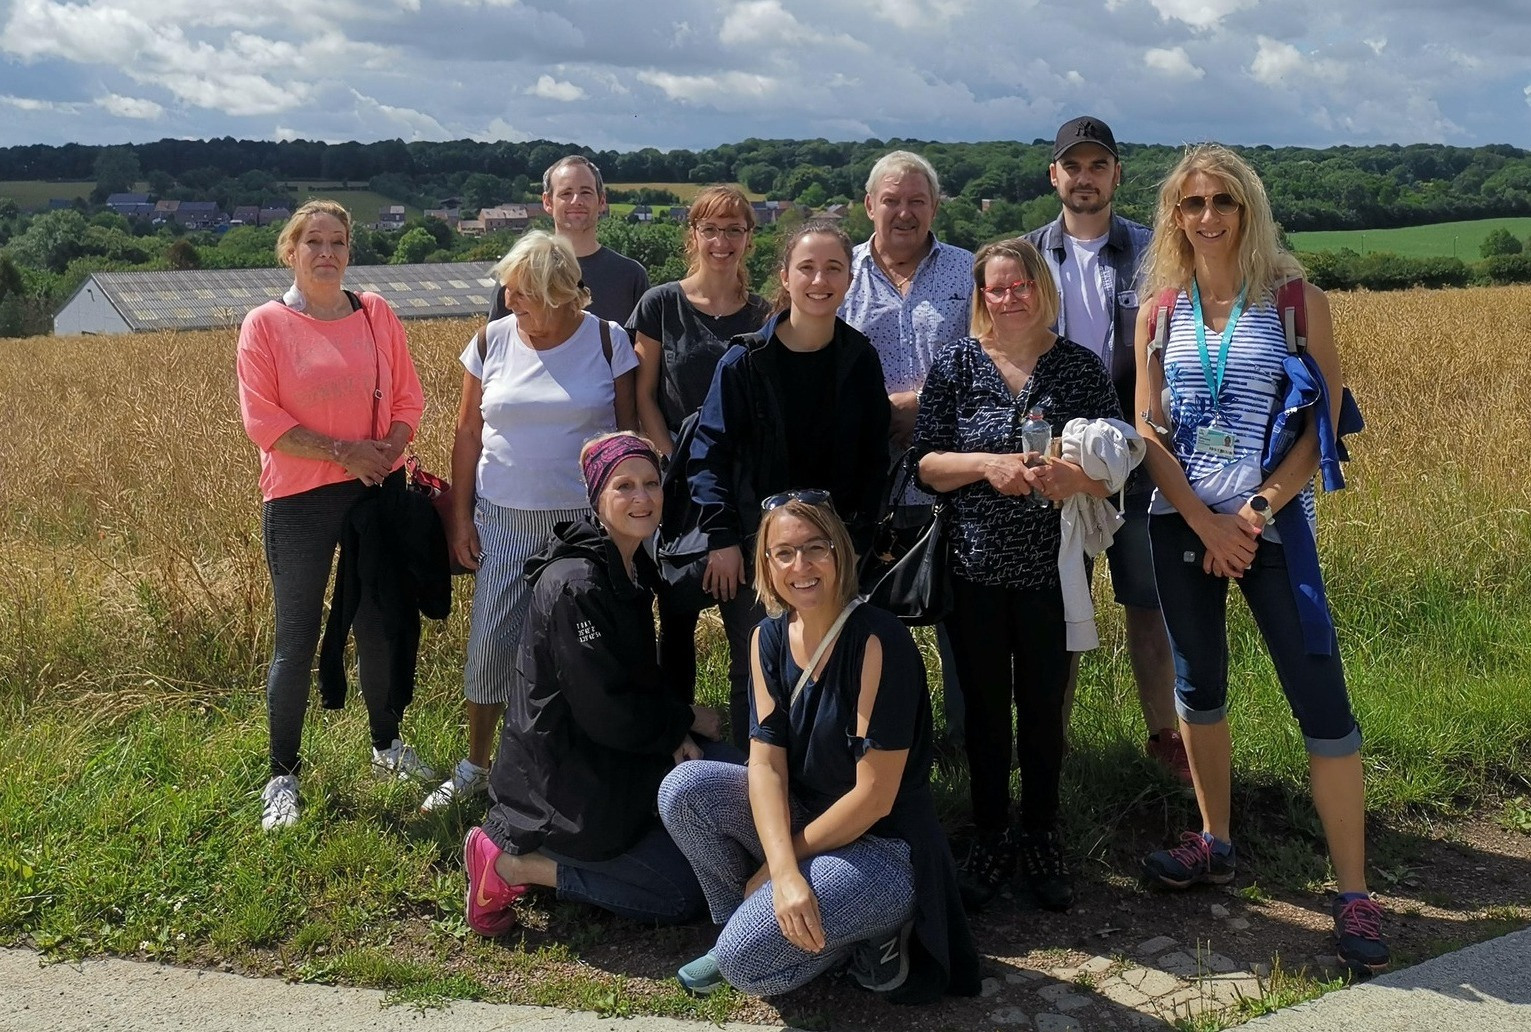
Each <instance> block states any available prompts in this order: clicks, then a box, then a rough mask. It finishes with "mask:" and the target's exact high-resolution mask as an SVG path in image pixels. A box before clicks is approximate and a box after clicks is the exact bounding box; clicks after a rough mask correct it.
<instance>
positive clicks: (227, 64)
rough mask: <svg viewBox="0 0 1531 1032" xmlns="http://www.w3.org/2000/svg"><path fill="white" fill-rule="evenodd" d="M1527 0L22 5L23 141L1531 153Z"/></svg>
mask: <svg viewBox="0 0 1531 1032" xmlns="http://www.w3.org/2000/svg"><path fill="white" fill-rule="evenodd" d="M1526 2H1527V0H1452V2H1450V3H1448V2H1445V0H640V2H637V3H631V2H626V0H562V2H560V3H553V2H550V0H257V2H230V0H69V2H59V0H0V146H8V145H15V144H27V143H47V144H63V143H70V142H75V143H86V144H114V143H127V142H146V141H151V140H157V139H161V138H164V137H192V138H205V137H215V136H233V137H238V138H242V139H300V138H301V139H308V140H326V141H330V142H339V141H343V140H361V141H373V140H381V139H392V138H399V139H403V140H405V141H411V140H453V139H473V140H484V141H493V140H513V141H522V140H530V139H550V140H554V141H559V142H573V143H578V144H583V145H586V146H589V147H593V148H597V149H615V150H633V149H637V148H640V147H658V148H660V149H662V150H668V149H672V148H677V147H684V148H690V149H701V148H704V147H713V146H717V145H719V144H724V143H730V142H737V141H739V140H742V139H745V138H746V137H751V136H755V137H763V138H782V137H789V138H811V137H825V138H828V139H832V140H864V139H868V138H873V137H875V138H877V139H881V140H886V139H890V138H893V137H906V138H916V139H929V140H949V141H958V140H970V141H976V140H996V139H999V140H1026V141H1029V140H1032V139H1036V138H1046V139H1051V138H1052V136H1053V134H1054V133H1055V131H1056V129H1057V127H1058V125H1059V124H1060V123H1061V122H1063V121H1066V120H1067V119H1069V118H1071V117H1073V116H1075V115H1078V114H1084V113H1089V114H1093V115H1095V116H1097V117H1100V118H1103V119H1105V120H1106V121H1108V122H1109V123H1110V124H1111V125H1112V127H1113V128H1114V130H1115V131H1116V135H1117V137H1118V139H1119V140H1122V141H1124V142H1134V143H1168V144H1179V143H1184V142H1190V141H1198V140H1219V141H1222V142H1225V143H1232V144H1260V143H1267V144H1272V145H1278V146H1280V145H1305V146H1318V147H1324V146H1330V145H1334V144H1341V143H1352V144H1374V143H1448V144H1455V145H1460V146H1476V145H1480V144H1486V143H1509V144H1514V145H1516V146H1519V147H1531V16H1528V14H1527V11H1526V6H1525V5H1526Z"/></svg>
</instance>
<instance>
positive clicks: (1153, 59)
mask: <svg viewBox="0 0 1531 1032" xmlns="http://www.w3.org/2000/svg"><path fill="white" fill-rule="evenodd" d="M1143 63H1144V64H1146V65H1148V67H1150V68H1152V69H1153V70H1154V71H1156V72H1163V73H1164V74H1165V75H1167V76H1169V77H1170V78H1171V79H1187V80H1192V81H1194V80H1196V79H1200V78H1202V77H1203V76H1205V75H1206V74H1207V73H1206V72H1205V71H1204V70H1202V69H1200V68H1198V67H1196V65H1195V64H1193V63H1192V62H1191V58H1190V55H1188V54H1187V53H1186V52H1185V47H1169V48H1167V49H1166V48H1163V47H1154V48H1152V49H1150V50H1148V51H1146V52H1145V53H1144V54H1143Z"/></svg>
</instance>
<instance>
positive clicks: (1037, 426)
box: [1021, 405, 1053, 505]
mask: <svg viewBox="0 0 1531 1032" xmlns="http://www.w3.org/2000/svg"><path fill="white" fill-rule="evenodd" d="M1052 446H1053V427H1052V424H1051V423H1049V422H1048V421H1047V420H1046V418H1044V415H1043V412H1042V406H1041V405H1033V406H1031V410H1030V411H1029V412H1027V413H1026V422H1024V423H1022V424H1021V450H1022V451H1025V452H1034V453H1035V454H1036V456H1037V457H1036V458H1034V459H1032V460H1031V461H1030V462H1029V463H1028V465H1031V466H1040V465H1042V464H1043V463H1044V462H1046V461H1047V460H1046V456H1047V455H1048V454H1049V453H1050V452H1051V451H1052ZM1031 501H1032V503H1033V504H1036V505H1047V504H1048V501H1047V498H1046V497H1045V496H1044V495H1043V494H1042V492H1041V491H1039V490H1037V489H1036V488H1032V489H1031Z"/></svg>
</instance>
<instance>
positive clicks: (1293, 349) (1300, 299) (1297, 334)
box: [1276, 276, 1308, 355]
mask: <svg viewBox="0 0 1531 1032" xmlns="http://www.w3.org/2000/svg"><path fill="white" fill-rule="evenodd" d="M1304 287H1305V283H1304V281H1303V278H1302V277H1301V276H1294V277H1293V278H1291V279H1289V280H1287V281H1286V282H1285V283H1282V284H1281V285H1280V286H1278V287H1277V288H1276V311H1277V312H1279V313H1280V315H1281V332H1282V333H1283V334H1284V335H1285V336H1286V353H1287V354H1288V355H1301V354H1305V353H1306V352H1307V350H1308V302H1307V295H1306V294H1305V293H1304Z"/></svg>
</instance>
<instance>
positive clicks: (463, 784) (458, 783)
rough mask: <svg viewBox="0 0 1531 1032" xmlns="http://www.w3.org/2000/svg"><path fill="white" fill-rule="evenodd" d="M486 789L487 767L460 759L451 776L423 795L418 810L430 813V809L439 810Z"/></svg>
mask: <svg viewBox="0 0 1531 1032" xmlns="http://www.w3.org/2000/svg"><path fill="white" fill-rule="evenodd" d="M488 790H489V771H488V769H486V768H484V767H480V766H479V765H478V764H476V763H473V762H472V761H471V760H462V761H461V762H459V763H458V764H457V767H456V768H455V769H454V770H453V771H452V776H451V777H449V778H447V779H446V780H445V781H443V782H442V783H441V787H440V788H438V789H436V791H434V792H432V793H431V794H430V795H428V796H426V797H425V802H423V803H421V804H420V812H422V813H430V812H431V811H432V810H439V809H441V808H442V807H444V806H450V805H452V804H453V803H455V802H458V801H460V800H463V799H467V798H468V797H469V796H476V795H480V794H482V793H484V792H487V791H488Z"/></svg>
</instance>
